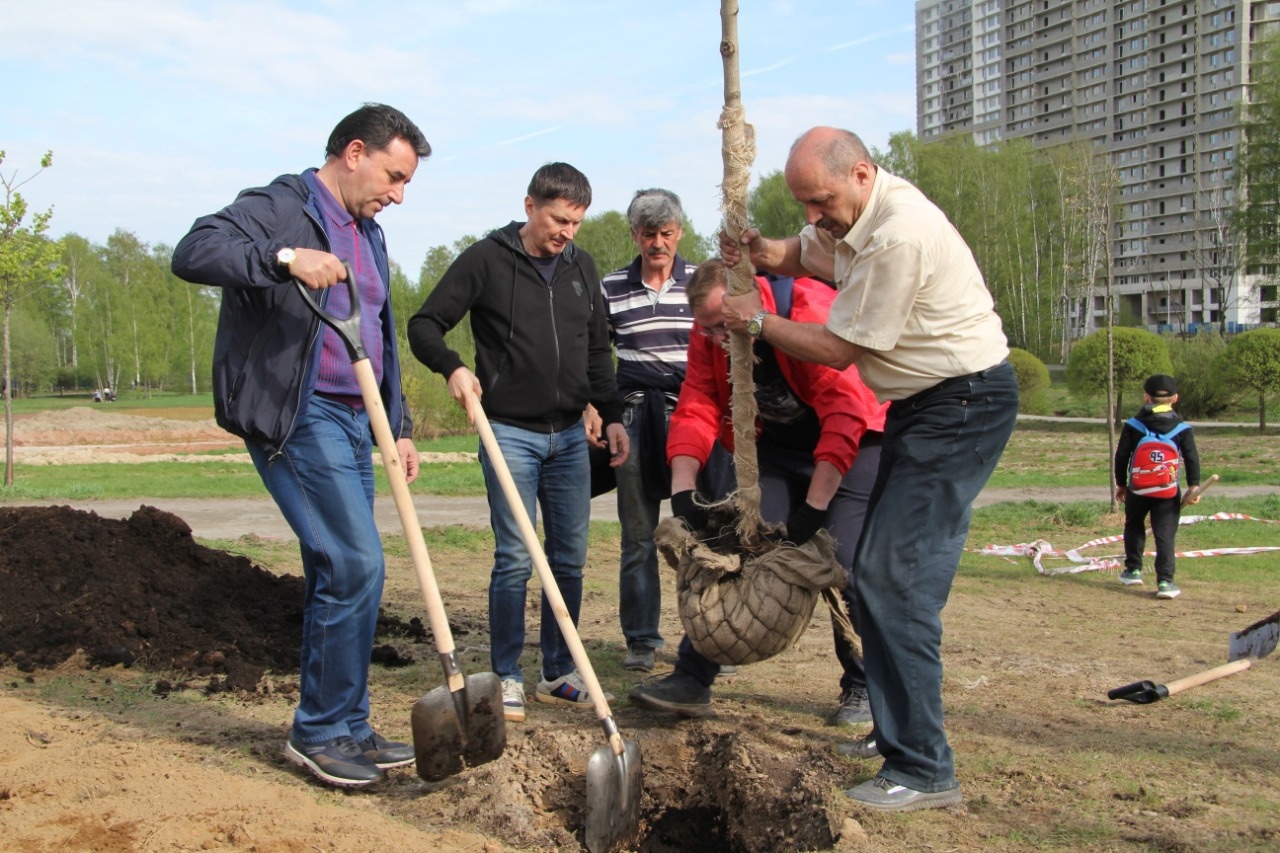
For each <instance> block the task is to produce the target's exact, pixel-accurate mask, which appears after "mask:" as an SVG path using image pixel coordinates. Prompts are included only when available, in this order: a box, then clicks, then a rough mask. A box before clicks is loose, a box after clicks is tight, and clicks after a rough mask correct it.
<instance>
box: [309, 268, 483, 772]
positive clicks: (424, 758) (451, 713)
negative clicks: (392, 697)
mask: <svg viewBox="0 0 1280 853" xmlns="http://www.w3.org/2000/svg"><path fill="white" fill-rule="evenodd" d="M294 283H295V284H296V285H297V287H298V291H299V293H300V294H301V295H302V298H303V299H305V300H306V302H307V307H308V308H310V309H311V310H312V311H313V312H314V313H315V315H316V316H317V317H319V318H320V320H321V321H322V322H323V323H324V324H325V325H327V326H329V328H331V329H333V330H334V331H335V332H337V333H338V336H339V337H340V338H342V342H343V343H344V344H346V347H347V354H348V355H350V356H351V367H352V369H353V370H354V371H355V374H356V379H357V381H359V383H360V395H361V397H363V398H364V406H365V409H366V410H367V411H368V413H369V425H370V427H371V428H372V429H373V437H374V439H375V440H376V441H377V443H378V450H379V452H381V454H382V464H383V467H384V468H385V469H386V472H387V482H388V483H390V485H391V495H392V497H393V498H395V503H396V510H397V511H398V512H399V514H400V523H401V525H403V527H404V535H405V539H406V541H407V542H408V544H409V555H410V556H411V557H412V559H413V567H414V570H415V571H416V573H417V575H418V585H419V587H421V589H422V595H423V598H425V599H426V603H427V619H428V621H429V623H430V625H431V635H432V636H433V637H434V638H435V642H436V651H437V652H439V653H440V663H441V664H442V665H443V667H444V676H445V681H446V682H447V684H446V686H443V687H437V688H435V689H434V690H431V691H429V692H428V693H427V694H426V695H425V696H423V697H422V698H421V699H419V700H418V701H417V702H415V703H414V705H413V713H412V714H411V715H410V719H411V725H412V729H413V749H414V753H415V755H416V756H417V761H416V765H417V771H418V775H419V776H421V777H422V778H423V779H426V780H427V781H428V782H438V781H440V780H441V779H444V778H446V777H448V776H452V775H454V774H456V773H460V772H461V771H462V770H463V769H465V768H466V767H475V766H476V765H478V764H485V763H487V762H489V761H493V760H494V759H495V758H498V757H499V756H501V755H502V752H503V750H504V749H506V746H507V726H506V719H505V718H504V717H503V715H502V681H501V680H500V679H499V678H498V676H497V675H496V674H494V673H492V672H484V673H479V674H476V675H468V676H465V677H464V676H463V674H462V670H461V668H459V666H458V657H457V654H456V652H455V649H454V645H453V632H452V631H451V630H450V628H449V619H448V617H447V616H446V615H445V612H444V601H443V600H442V599H441V597H440V588H439V587H438V586H437V585H436V577H435V573H434V572H433V571H432V569H431V557H430V556H429V555H428V554H427V543H426V541H425V540H424V539H423V538H422V526H421V525H420V524H419V523H418V514H417V512H416V511H415V510H414V508H413V497H412V495H410V494H409V484H408V481H407V480H406V479H405V473H404V468H403V467H402V465H401V461H400V454H399V453H398V452H397V451H396V441H395V437H394V436H393V435H392V433H391V424H390V422H389V421H388V420H387V412H386V409H385V408H383V405H382V397H381V395H379V393H378V381H377V378H376V377H375V376H374V373H373V366H372V365H371V364H370V363H369V357H368V355H367V354H366V353H365V351H364V346H363V345H362V344H361V342H360V298H359V294H358V293H357V291H356V284H355V276H353V275H352V273H351V267H350V266H348V267H347V292H348V293H349V294H350V298H351V313H350V315H349V316H348V317H347V318H346V319H345V320H342V319H339V318H337V317H334V316H333V315H331V314H329V313H328V312H326V311H325V310H324V309H323V308H321V307H320V306H319V305H317V304H316V303H315V301H314V300H312V298H311V296H310V294H309V293H308V292H307V288H306V286H305V285H303V284H302V282H300V281H297V280H296V279H295V282H294Z"/></svg>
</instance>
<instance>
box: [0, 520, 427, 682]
mask: <svg viewBox="0 0 1280 853" xmlns="http://www.w3.org/2000/svg"><path fill="white" fill-rule="evenodd" d="M0 590H3V591H4V592H3V595H0V660H4V659H8V660H12V661H13V663H14V664H15V665H16V666H17V667H18V668H19V669H21V670H24V671H27V672H30V671H33V670H35V669H39V668H48V667H55V666H58V665H60V664H63V663H65V662H66V661H67V660H68V659H70V658H72V657H73V656H74V655H76V654H77V653H83V655H84V657H85V658H86V660H87V662H88V663H89V664H90V665H94V666H114V665H116V664H124V665H126V666H139V667H143V668H146V669H148V670H155V671H175V672H178V673H188V674H190V675H193V676H201V677H206V676H207V677H209V678H210V686H211V687H215V688H221V689H234V690H253V689H254V688H255V687H256V685H257V684H258V682H259V681H260V679H261V678H262V675H263V673H264V672H265V671H266V670H271V671H273V672H276V673H291V672H297V669H298V647H299V644H300V642H301V637H302V594H303V580H302V578H300V577H296V576H292V575H285V576H277V575H273V574H271V573H270V572H268V571H266V570H265V569H263V568H261V567H259V566H255V565H254V564H253V563H252V562H250V561H249V560H248V559H246V558H245V557H239V556H235V555H232V554H228V553H226V552H225V551H217V550H214V549H211V548H206V547H204V546H203V545H200V544H198V543H196V542H195V540H194V539H192V538H191V528H190V527H188V526H187V524H186V522H184V521H183V520H182V519H181V518H178V517H177V516H175V515H172V514H170V513H167V512H163V511H161V510H158V509H155V508H154V507H148V506H142V507H139V508H138V510H137V511H136V512H134V513H133V515H132V516H130V517H129V518H128V519H126V520H119V519H109V518H99V517H98V515H97V514H95V513H93V512H83V511H80V510H75V509H71V508H70V507H0ZM384 621H385V617H384ZM381 627H383V628H386V629H387V630H388V631H390V632H392V633H398V634H402V635H413V634H418V635H421V634H422V631H421V627H420V626H412V627H410V626H404V625H390V624H384V625H383V626H381ZM418 639H419V640H421V639H422V637H421V636H418ZM377 651H379V652H380V655H379V656H380V657H381V660H380V661H379V662H381V663H389V664H392V665H395V664H402V663H406V662H409V659H407V658H403V657H402V656H399V655H398V654H395V653H391V654H389V653H388V647H382V648H381V649H379V650H377ZM392 652H394V650H392Z"/></svg>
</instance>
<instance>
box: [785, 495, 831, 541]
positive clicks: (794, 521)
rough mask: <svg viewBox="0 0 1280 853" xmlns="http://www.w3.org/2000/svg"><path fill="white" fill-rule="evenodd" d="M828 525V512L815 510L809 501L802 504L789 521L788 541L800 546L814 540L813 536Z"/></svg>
mask: <svg viewBox="0 0 1280 853" xmlns="http://www.w3.org/2000/svg"><path fill="white" fill-rule="evenodd" d="M826 523H827V511H826V510H825V509H814V508H813V507H811V506H809V503H808V501H806V502H805V503H802V504H800V506H799V507H797V508H796V510H795V512H793V513H791V517H790V518H788V519H787V541H789V542H791V543H793V544H795V545H797V546H799V545H803V544H804V543H806V542H808V541H809V540H810V539H812V538H813V534H815V533H817V532H818V531H819V530H821V529H822V526H823V525H824V524H826Z"/></svg>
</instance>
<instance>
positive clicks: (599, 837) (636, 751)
mask: <svg viewBox="0 0 1280 853" xmlns="http://www.w3.org/2000/svg"><path fill="white" fill-rule="evenodd" d="M643 788H644V774H643V772H642V770H641V767H640V747H639V746H638V745H637V744H636V742H635V741H633V740H628V741H623V749H622V754H620V755H618V754H615V753H614V751H613V749H612V748H611V747H609V746H602V747H600V748H599V749H597V750H596V751H595V752H594V753H592V755H591V760H590V761H588V762H587V827H586V841H587V849H588V850H590V851H591V853H607V851H610V850H616V849H617V848H619V847H624V846H627V845H628V844H629V843H630V842H631V841H634V840H635V838H636V836H637V835H638V834H639V832H640V794H641V791H642V790H643Z"/></svg>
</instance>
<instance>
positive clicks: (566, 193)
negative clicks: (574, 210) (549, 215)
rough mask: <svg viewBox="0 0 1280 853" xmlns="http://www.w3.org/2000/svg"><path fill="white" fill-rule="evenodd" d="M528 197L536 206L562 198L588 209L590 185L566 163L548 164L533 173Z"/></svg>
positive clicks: (585, 177) (585, 178)
mask: <svg viewBox="0 0 1280 853" xmlns="http://www.w3.org/2000/svg"><path fill="white" fill-rule="evenodd" d="M528 196H529V198H531V199H533V203H534V204H537V205H543V204H546V203H547V202H549V201H555V200H556V199H558V198H562V199H564V200H565V201H567V202H569V203H570V204H576V205H578V206H579V207H590V206H591V183H590V182H589V181H588V180H587V176H586V175H584V174H582V173H581V172H579V171H578V170H577V169H575V168H573V167H572V166H570V165H569V164H568V163H548V164H547V165H545V166H543V167H542V168H540V169H539V170H538V171H536V172H534V173H533V180H531V181H529V192H528Z"/></svg>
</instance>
